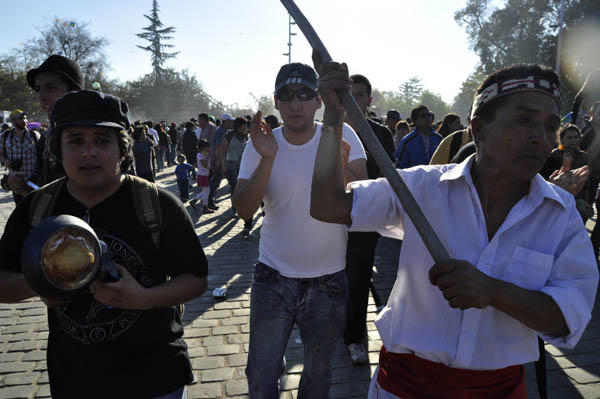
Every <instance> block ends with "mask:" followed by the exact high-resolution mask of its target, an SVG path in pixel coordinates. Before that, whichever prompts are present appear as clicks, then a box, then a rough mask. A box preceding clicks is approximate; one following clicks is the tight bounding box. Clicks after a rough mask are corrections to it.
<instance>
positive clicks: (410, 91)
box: [398, 76, 423, 110]
mask: <svg viewBox="0 0 600 399" xmlns="http://www.w3.org/2000/svg"><path fill="white" fill-rule="evenodd" d="M421 80H423V79H422V78H419V77H418V76H413V77H412V78H410V79H408V80H407V81H406V82H404V83H402V84H401V85H400V87H399V88H398V89H399V90H400V99H401V101H402V102H403V103H404V109H405V110H406V109H412V108H413V107H414V106H415V104H416V102H417V100H418V98H419V97H420V96H421V93H422V92H423V85H422V84H421Z"/></svg>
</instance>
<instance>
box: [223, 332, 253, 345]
mask: <svg viewBox="0 0 600 399" xmlns="http://www.w3.org/2000/svg"><path fill="white" fill-rule="evenodd" d="M227 342H228V343H230V344H246V343H248V342H250V334H234V335H228V336H227Z"/></svg>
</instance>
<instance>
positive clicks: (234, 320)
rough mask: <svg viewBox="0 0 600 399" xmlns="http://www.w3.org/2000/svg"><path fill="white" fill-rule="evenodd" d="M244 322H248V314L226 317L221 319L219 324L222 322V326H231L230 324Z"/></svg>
mask: <svg viewBox="0 0 600 399" xmlns="http://www.w3.org/2000/svg"><path fill="white" fill-rule="evenodd" d="M246 323H250V317H249V316H238V317H229V318H227V319H223V322H222V323H221V324H223V325H224V326H231V325H236V324H246Z"/></svg>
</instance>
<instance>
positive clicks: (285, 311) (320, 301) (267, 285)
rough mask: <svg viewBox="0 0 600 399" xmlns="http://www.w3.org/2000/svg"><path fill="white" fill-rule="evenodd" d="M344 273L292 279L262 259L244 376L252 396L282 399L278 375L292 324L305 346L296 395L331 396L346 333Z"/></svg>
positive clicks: (252, 305)
mask: <svg viewBox="0 0 600 399" xmlns="http://www.w3.org/2000/svg"><path fill="white" fill-rule="evenodd" d="M347 297H348V285H347V283H346V272H345V271H343V270H342V271H340V272H337V273H333V274H329V275H325V276H321V277H315V278H288V277H284V276H282V275H280V274H279V272H277V271H276V270H274V269H272V268H270V267H268V266H266V265H264V264H262V263H260V262H259V263H258V264H257V265H256V267H255V270H254V279H253V281H252V291H251V296H250V350H249V352H248V364H247V367H246V376H247V377H248V389H249V394H250V395H249V396H250V398H251V399H278V398H279V393H278V384H277V382H278V379H279V376H280V375H281V365H282V361H283V355H284V353H285V348H286V345H287V341H288V339H289V336H290V332H291V331H292V327H293V326H294V323H296V324H297V325H298V328H299V330H300V338H301V339H302V343H303V344H304V369H303V370H302V376H301V378H300V386H299V388H298V399H327V398H328V397H329V386H330V378H331V359H332V357H333V354H334V352H335V346H336V342H337V340H338V338H340V337H341V336H342V333H343V332H344V325H345V323H346V303H347Z"/></svg>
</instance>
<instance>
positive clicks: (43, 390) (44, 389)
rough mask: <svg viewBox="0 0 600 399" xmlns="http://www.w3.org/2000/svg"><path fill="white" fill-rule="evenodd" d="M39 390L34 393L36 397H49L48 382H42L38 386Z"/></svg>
mask: <svg viewBox="0 0 600 399" xmlns="http://www.w3.org/2000/svg"><path fill="white" fill-rule="evenodd" d="M39 388H40V389H39V390H38V391H37V393H36V394H35V397H36V398H49V397H50V384H44V385H40V386H39Z"/></svg>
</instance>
